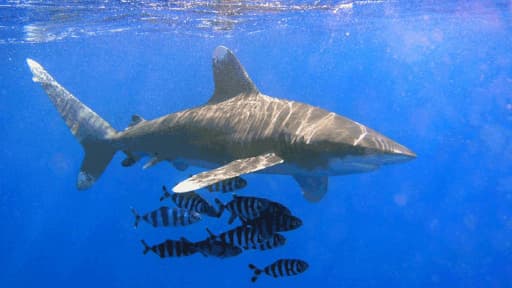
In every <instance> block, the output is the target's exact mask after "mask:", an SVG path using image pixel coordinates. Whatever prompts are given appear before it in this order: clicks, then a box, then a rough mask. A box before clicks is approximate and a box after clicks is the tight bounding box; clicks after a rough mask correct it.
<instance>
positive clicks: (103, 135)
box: [27, 59, 117, 190]
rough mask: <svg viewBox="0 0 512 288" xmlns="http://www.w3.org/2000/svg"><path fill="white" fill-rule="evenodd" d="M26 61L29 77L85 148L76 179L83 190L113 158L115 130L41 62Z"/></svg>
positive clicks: (90, 184) (89, 185) (79, 187)
mask: <svg viewBox="0 0 512 288" xmlns="http://www.w3.org/2000/svg"><path fill="white" fill-rule="evenodd" d="M27 64H28V66H29V68H30V71H32V74H33V78H32V80H33V81H34V82H37V83H40V84H41V86H42V87H43V89H44V91H45V92H46V94H48V97H49V98H50V100H51V101H52V102H53V105H55V107H56V108H57V110H58V111H59V113H60V115H61V116H62V118H63V119H64V121H65V122H66V124H67V125H68V127H69V129H70V130H71V133H73V135H74V136H75V138H76V139H77V140H78V141H79V142H80V144H82V147H83V148H84V150H85V158H84V160H83V163H82V167H81V168H80V173H79V174H78V179H77V187H78V189H79V190H85V189H87V188H89V187H91V186H92V184H93V183H94V182H95V181H96V180H97V179H98V178H99V177H100V175H101V173H103V171H104V170H105V168H106V167H107V165H108V163H109V162H110V160H112V157H113V156H114V154H115V152H116V150H115V149H114V148H113V147H112V145H111V144H110V141H109V138H110V137H111V136H113V135H115V134H116V133H117V132H116V130H114V128H112V127H111V126H110V124H108V123H107V121H105V120H103V119H102V118H101V117H100V116H99V115H98V114H96V113H94V111H92V110H91V109H90V108H89V107H87V106H86V105H85V104H83V103H82V102H80V100H78V99H77V98H75V96H73V95H72V94H71V93H70V92H69V91H68V90H66V89H65V88H64V87H62V86H61V85H60V84H59V83H57V81H55V79H53V77H52V76H51V75H50V74H49V73H48V72H46V70H45V69H44V68H43V66H41V65H40V64H39V63H37V62H36V61H34V60H32V59H27Z"/></svg>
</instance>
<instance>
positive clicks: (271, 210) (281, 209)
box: [265, 201, 292, 215]
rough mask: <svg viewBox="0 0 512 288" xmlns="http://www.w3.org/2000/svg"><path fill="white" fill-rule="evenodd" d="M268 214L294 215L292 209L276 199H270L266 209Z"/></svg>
mask: <svg viewBox="0 0 512 288" xmlns="http://www.w3.org/2000/svg"><path fill="white" fill-rule="evenodd" d="M265 213H267V214H286V215H292V212H291V211H290V209H288V208H287V207H286V206H284V205H283V204H281V203H277V202H274V201H269V205H268V209H267V210H266V211H265Z"/></svg>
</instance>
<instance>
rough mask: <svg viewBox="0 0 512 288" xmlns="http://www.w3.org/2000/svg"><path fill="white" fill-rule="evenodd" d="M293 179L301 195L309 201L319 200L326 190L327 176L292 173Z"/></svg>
mask: <svg viewBox="0 0 512 288" xmlns="http://www.w3.org/2000/svg"><path fill="white" fill-rule="evenodd" d="M293 178H295V181H297V183H299V185H300V188H301V189H302V195H303V196H304V198H306V200H308V201H309V202H318V201H320V200H321V199H322V198H323V197H324V195H325V193H326V192H327V183H328V179H329V178H327V176H302V175H294V176H293Z"/></svg>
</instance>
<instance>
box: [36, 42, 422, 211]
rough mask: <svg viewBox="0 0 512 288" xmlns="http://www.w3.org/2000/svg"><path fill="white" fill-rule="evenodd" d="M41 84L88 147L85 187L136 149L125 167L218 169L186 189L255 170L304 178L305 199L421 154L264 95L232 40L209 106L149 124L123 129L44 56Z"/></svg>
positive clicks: (218, 56) (137, 122)
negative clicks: (332, 179)
mask: <svg viewBox="0 0 512 288" xmlns="http://www.w3.org/2000/svg"><path fill="white" fill-rule="evenodd" d="M27 62H28V64H29V66H30V68H31V70H32V72H33V74H34V81H36V82H40V83H41V84H42V86H43V88H44V89H45V91H46V92H47V94H48V95H49V97H50V99H52V101H53V102H54V104H55V106H56V107H57V109H58V110H59V112H60V113H61V115H62V117H63V118H64V120H65V121H66V123H67V124H68V126H69V127H70V128H71V131H72V132H73V134H74V135H75V136H76V137H77V138H78V140H79V141H80V143H81V144H82V145H83V146H84V148H85V159H84V163H83V165H82V168H81V172H80V174H79V177H78V183H77V185H78V188H79V189H87V188H89V187H90V186H91V185H92V184H93V183H94V181H95V180H96V179H97V178H98V177H99V176H100V175H101V173H102V172H103V170H104V169H105V167H106V166H107V165H108V163H109V162H110V160H111V159H112V157H113V155H114V153H115V152H116V151H118V150H122V151H124V152H125V153H126V154H127V156H128V157H127V158H126V159H125V160H124V161H123V165H124V166H131V165H133V164H134V163H135V162H137V160H139V159H140V158H141V157H143V156H151V157H152V159H151V160H150V162H148V164H146V165H145V167H148V166H152V165H154V164H155V163H158V162H160V161H170V162H172V163H174V165H175V167H176V168H178V169H180V170H183V169H186V167H188V165H193V166H200V167H203V168H207V169H213V170H209V171H206V172H203V173H200V174H197V175H195V176H192V177H191V178H189V179H187V180H185V181H183V182H181V183H179V184H178V185H177V186H175V187H174V188H173V190H174V191H175V192H187V191H191V190H195V189H199V188H202V187H205V186H207V185H210V184H212V183H215V182H218V181H221V180H224V179H227V178H232V177H235V176H239V175H242V174H245V173H250V172H262V173H272V174H288V175H292V176H294V177H295V179H296V180H297V182H298V183H299V184H300V186H301V188H302V191H303V193H304V196H305V197H306V199H308V200H310V201H318V200H320V199H321V198H322V196H323V195H324V194H325V192H326V191H327V177H328V176H335V175H344V174H349V173H359V172H367V171H371V170H375V169H377V168H379V167H380V166H381V165H383V164H390V163H396V162H403V161H406V160H409V159H412V158H414V157H415V154H414V153H413V152H411V151H410V150H409V149H407V148H405V147H404V146H402V145H400V144H398V143H396V142H394V141H392V140H390V139H389V138H387V137H385V136H383V135H381V134H379V133H377V132H375V131H373V130H371V129H370V128H367V127H365V126H363V125H362V124H359V123H357V122H354V121H352V120H350V119H347V118H345V117H342V116H340V115H337V114H335V113H333V112H329V111H326V110H323V109H320V108H317V107H313V106H310V105H307V104H304V103H300V102H294V101H288V100H283V99H278V98H273V97H269V96H266V95H263V94H262V93H260V92H259V90H258V89H257V88H256V86H255V85H254V84H253V82H252V81H251V79H250V78H249V76H248V75H247V73H246V72H245V70H244V68H243V67H242V66H241V65H240V63H239V62H238V60H237V59H236V57H235V56H234V55H233V54H232V53H231V51H229V50H228V49H227V48H225V47H222V46H220V47H218V48H217V49H216V50H215V52H214V56H213V71H214V80H215V92H214V95H213V96H212V98H211V99H210V101H209V102H208V103H207V104H206V105H203V106H200V107H197V108H193V109H188V110H184V111H181V112H177V113H173V114H169V115H166V116H163V117H161V118H158V119H155V120H151V121H147V120H144V119H142V118H140V117H138V116H134V117H133V123H132V125H130V126H129V127H128V128H126V129H125V130H124V131H120V132H117V131H116V130H114V129H113V128H112V127H110V125H109V124H108V123H107V122H106V121H104V120H103V119H102V118H101V117H99V116H98V115H97V114H96V113H94V112H93V111H92V110H90V109H89V108H88V107H87V106H85V105H84V104H82V103H81V102H80V101H79V100H77V99H76V98H75V97H74V96H72V95H71V94H70V93H69V92H68V91H66V90H65V89H64V88H63V87H62V86H60V85H59V84H58V83H57V82H56V81H55V80H54V79H53V78H52V77H51V76H50V75H49V74H48V73H47V72H46V71H45V70H44V68H43V67H41V66H40V65H39V64H38V63H36V62H35V61H33V60H30V59H28V60H27Z"/></svg>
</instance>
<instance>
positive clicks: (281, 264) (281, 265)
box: [249, 259, 309, 282]
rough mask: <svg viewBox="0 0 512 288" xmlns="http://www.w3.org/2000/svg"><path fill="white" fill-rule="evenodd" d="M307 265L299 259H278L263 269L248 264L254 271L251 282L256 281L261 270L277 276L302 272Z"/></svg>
mask: <svg viewBox="0 0 512 288" xmlns="http://www.w3.org/2000/svg"><path fill="white" fill-rule="evenodd" d="M308 267H309V265H308V263H306V262H305V261H302V260H299V259H279V260H277V261H276V262H274V263H272V264H270V265H268V266H267V267H265V268H263V269H259V268H257V267H256V266H255V265H254V264H249V268H250V269H252V270H253V271H254V275H253V276H252V277H251V282H256V280H258V277H259V276H260V275H261V273H263V272H265V274H267V275H268V276H272V277H274V278H278V277H285V276H294V275H297V274H300V273H303V272H304V271H306V270H307V269H308Z"/></svg>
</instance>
